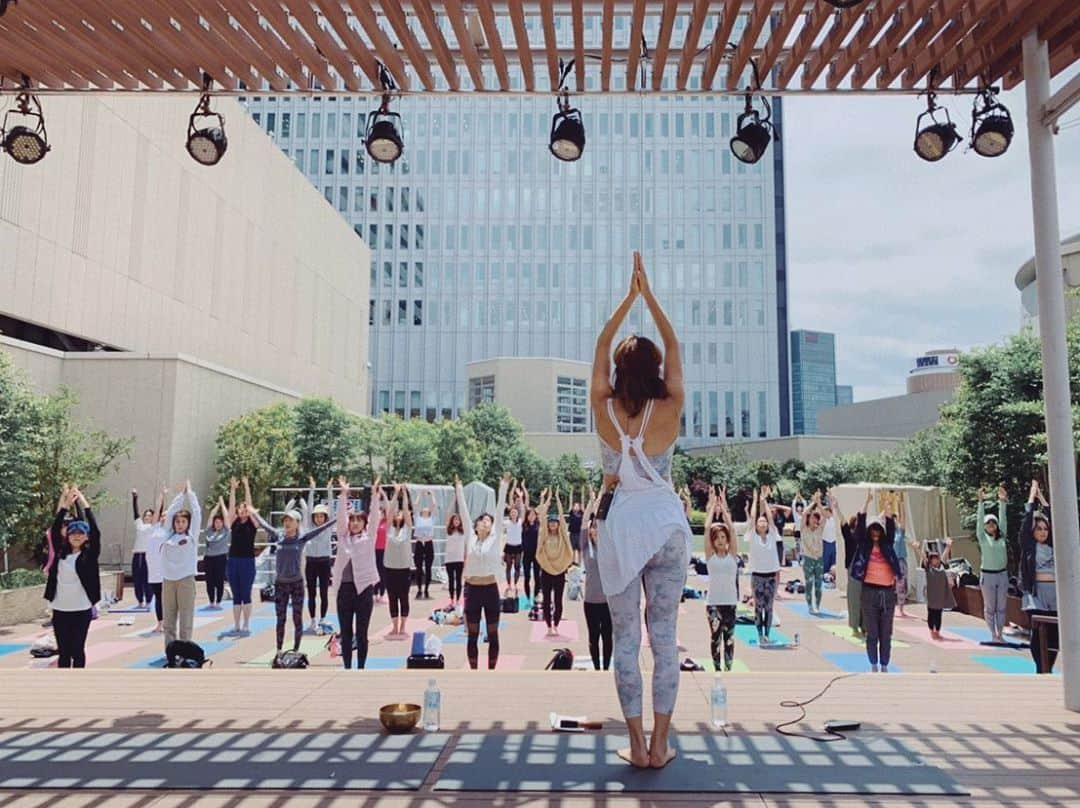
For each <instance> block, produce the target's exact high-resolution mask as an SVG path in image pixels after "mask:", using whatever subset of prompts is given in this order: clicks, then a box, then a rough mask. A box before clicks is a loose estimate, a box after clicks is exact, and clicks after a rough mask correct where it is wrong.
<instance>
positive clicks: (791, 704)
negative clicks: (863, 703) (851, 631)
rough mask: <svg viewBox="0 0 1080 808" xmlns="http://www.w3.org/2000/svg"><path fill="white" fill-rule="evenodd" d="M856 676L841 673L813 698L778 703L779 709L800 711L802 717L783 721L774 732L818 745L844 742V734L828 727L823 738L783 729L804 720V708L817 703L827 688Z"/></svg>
mask: <svg viewBox="0 0 1080 808" xmlns="http://www.w3.org/2000/svg"><path fill="white" fill-rule="evenodd" d="M858 675H859V674H857V673H843V674H841V675H839V676H834V677H833V678H832V679H830V680H829V683H828V684H826V685H825V687H823V688H822V689H821V692H820V693H818V694H817V695H815V696H812V697H811V698H809V699H807V700H806V701H794V700H791V699H785V700H784V701H782V702H780V706H781V707H786V708H789V709H797V710H800V711H802V715H800V716H799V717H798V718H793V719H791V720H790V721H785V722H784V723H783V724H777V725H776V731H777V732H778V733H780V734H781V735H786V736H787V737H789V738H808V739H810V740H811V741H817V742H818V743H832V742H834V741H846V740H847V736H846V735H844V733H842V732H837V731H836V730H834V729H829V728H828V727H826V728H825V732H826V733H827V734H826V735H825V736H824V737H823V736H821V735H807V734H805V733H802V732H788V731H787V730H786V729H785V727H790V726H792V725H794V724H798V723H799V722H801V721H802V720H803V719H804V718H806V706H807V705H808V704H813V703H814V702H815V701H817V700H818V699H820V698H821V697H822V696H824V695H825V694H826V693H827V692H828V691H829V688H830V687H832V686H833V685H834V684H836V683H837V682H839V681H840V680H841V679H850V678H851V677H852V676H858Z"/></svg>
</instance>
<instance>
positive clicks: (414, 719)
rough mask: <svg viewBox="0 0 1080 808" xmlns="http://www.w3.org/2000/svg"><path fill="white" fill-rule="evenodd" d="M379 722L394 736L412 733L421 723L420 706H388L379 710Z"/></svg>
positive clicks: (399, 704)
mask: <svg viewBox="0 0 1080 808" xmlns="http://www.w3.org/2000/svg"><path fill="white" fill-rule="evenodd" d="M379 721H380V722H382V725H383V728H384V729H386V731H387V732H390V733H394V734H399V733H405V732H412V730H413V729H414V728H415V727H416V725H417V724H418V723H419V722H420V705H419V704H405V703H398V704H387V705H386V706H385V707H380V708H379Z"/></svg>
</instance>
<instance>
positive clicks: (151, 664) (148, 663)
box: [127, 640, 235, 668]
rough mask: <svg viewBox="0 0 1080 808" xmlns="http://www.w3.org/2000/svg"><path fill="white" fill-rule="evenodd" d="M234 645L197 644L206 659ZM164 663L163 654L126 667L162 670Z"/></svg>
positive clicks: (223, 643) (221, 643)
mask: <svg viewBox="0 0 1080 808" xmlns="http://www.w3.org/2000/svg"><path fill="white" fill-rule="evenodd" d="M234 644H235V643H231V642H217V641H215V640H211V641H210V642H201V643H199V645H200V646H201V647H202V649H203V653H204V654H206V656H207V657H212V656H213V655H214V654H219V653H221V652H222V651H224V650H225V649H226V648H229V647H231V646H232V645H234ZM165 661H166V660H165V654H160V655H159V656H152V657H147V658H146V659H141V660H139V661H138V662H133V663H132V664H130V665H128V666H127V667H129V668H164V667H165Z"/></svg>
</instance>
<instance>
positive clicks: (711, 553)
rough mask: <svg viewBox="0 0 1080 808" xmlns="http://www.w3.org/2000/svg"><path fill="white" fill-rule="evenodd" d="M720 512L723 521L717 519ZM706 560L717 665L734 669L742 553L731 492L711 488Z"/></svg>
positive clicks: (713, 655) (723, 668)
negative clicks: (737, 542) (729, 499)
mask: <svg viewBox="0 0 1080 808" xmlns="http://www.w3.org/2000/svg"><path fill="white" fill-rule="evenodd" d="M717 513H719V515H720V521H714V518H715V515H716V514H717ZM705 563H706V565H707V566H708V568H709V600H708V603H707V605H706V607H705V612H706V614H707V615H708V618H709V632H710V634H711V635H712V643H711V645H710V647H711V649H712V659H713V666H714V667H715V668H716V670H718V671H719V670H725V671H729V670H731V664H732V663H733V662H734V661H735V609H736V607H737V606H738V605H739V556H738V553H737V552H736V548H735V525H734V524H733V523H732V521H731V511H729V510H728V504H727V494H726V492H724V491H721V492H720V493H719V494H717V492H716V491H714V490H710V491H709V506H708V509H707V511H706V516H705Z"/></svg>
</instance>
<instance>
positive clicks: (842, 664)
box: [822, 651, 902, 673]
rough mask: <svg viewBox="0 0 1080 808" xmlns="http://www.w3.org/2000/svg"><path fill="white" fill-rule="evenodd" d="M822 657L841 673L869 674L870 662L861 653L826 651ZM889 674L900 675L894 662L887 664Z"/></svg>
mask: <svg viewBox="0 0 1080 808" xmlns="http://www.w3.org/2000/svg"><path fill="white" fill-rule="evenodd" d="M822 656H823V657H825V659H827V660H829V662H831V663H832V664H834V665H835V666H836V667H838V668H839V669H840V670H842V671H847V672H848V673H869V672H870V660H868V659H867V658H866V654H865V653H863V652H861V651H826V652H825V653H823V654H822ZM889 673H902V671H901V670H900V666H899V665H897V664H896V661H895V660H893V661H892V662H890V663H889Z"/></svg>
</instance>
